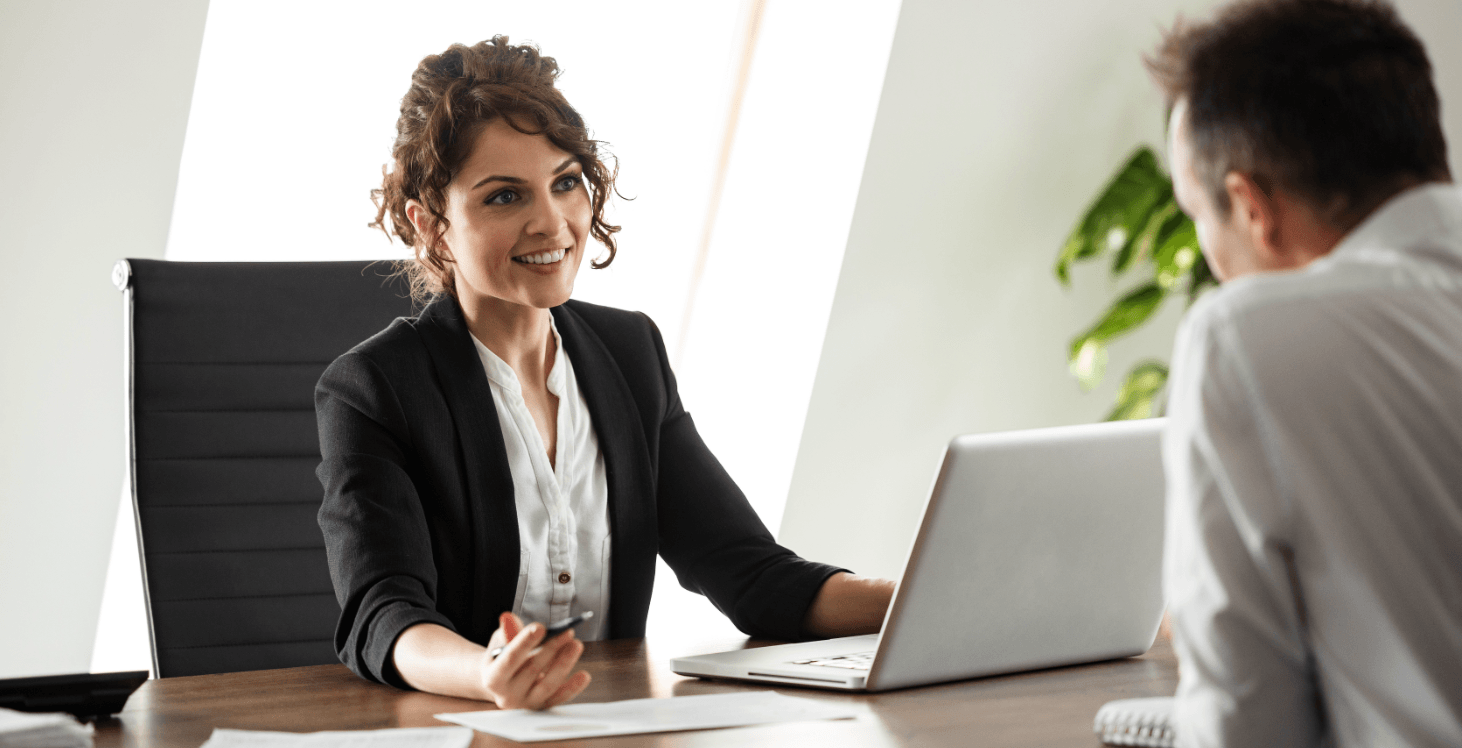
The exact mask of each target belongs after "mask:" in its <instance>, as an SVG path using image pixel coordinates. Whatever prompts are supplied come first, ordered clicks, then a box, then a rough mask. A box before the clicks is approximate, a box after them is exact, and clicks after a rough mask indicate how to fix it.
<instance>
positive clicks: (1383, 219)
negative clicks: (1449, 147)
mask: <svg viewBox="0 0 1462 748" xmlns="http://www.w3.org/2000/svg"><path fill="white" fill-rule="evenodd" d="M1457 236H1462V187H1458V186H1456V185H1452V184H1437V183H1429V184H1423V185H1418V186H1416V187H1412V188H1410V189H1407V190H1404V191H1402V192H1401V193H1399V194H1397V195H1396V196H1395V197H1392V198H1391V199H1390V200H1387V201H1386V202H1385V203H1383V204H1382V205H1381V207H1379V208H1377V209H1376V210H1375V211H1374V212H1373V213H1371V215H1369V216H1367V217H1366V219H1365V220H1364V221H1361V223H1360V225H1358V226H1356V227H1355V228H1354V229H1352V230H1351V232H1350V233H1349V234H1347V235H1346V236H1345V238H1344V239H1342V240H1340V243H1339V244H1337V245H1335V249H1334V250H1333V251H1331V252H1330V253H1329V256H1331V257H1339V256H1342V255H1354V254H1361V253H1364V252H1366V251H1368V250H1375V249H1386V250H1398V249H1407V248H1423V247H1431V248H1434V249H1435V248H1437V245H1438V244H1441V245H1443V246H1448V247H1450V248H1451V249H1452V251H1454V252H1455V251H1459V250H1462V247H1456V246H1454V245H1453V243H1454V242H1455V241H1456V239H1455V237H1457ZM1322 259H1324V258H1322Z"/></svg>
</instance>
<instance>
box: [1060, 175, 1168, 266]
mask: <svg viewBox="0 0 1462 748" xmlns="http://www.w3.org/2000/svg"><path fill="white" fill-rule="evenodd" d="M1171 193H1172V182H1170V181H1169V180H1168V177H1167V175H1166V174H1164V173H1163V171H1162V168H1161V167H1159V166H1158V163H1157V154H1155V153H1153V151H1152V149H1151V148H1148V147H1146V146H1143V147H1141V148H1138V149H1137V150H1136V151H1135V152H1134V153H1133V154H1132V156H1131V157H1130V158H1128V160H1127V163H1126V165H1124V166H1123V167H1122V168H1121V170H1119V171H1118V172H1117V174H1116V175H1115V176H1113V177H1112V181H1111V182H1109V183H1108V184H1107V186H1106V188H1105V189H1103V190H1102V193H1101V195H1099V196H1098V197H1097V199H1096V200H1095V201H1094V202H1093V203H1092V205H1091V207H1090V208H1087V211H1086V213H1085V214H1084V215H1083V216H1082V218H1081V220H1080V221H1078V222H1077V225H1076V228H1075V229H1074V230H1072V232H1071V235H1070V236H1069V237H1067V239H1066V243H1065V244H1064V245H1062V247H1061V251H1060V252H1059V253H1058V254H1057V256H1056V267H1055V273H1056V278H1057V279H1059V280H1060V281H1061V283H1062V285H1070V283H1071V276H1070V269H1071V265H1072V263H1075V262H1079V261H1082V260H1089V259H1094V258H1096V257H1100V256H1101V255H1102V254H1104V253H1105V252H1107V251H1108V250H1116V251H1117V253H1118V256H1119V259H1120V257H1121V256H1122V255H1123V254H1127V255H1131V254H1132V252H1133V251H1134V245H1135V244H1136V243H1137V242H1138V241H1139V239H1140V237H1141V236H1142V233H1143V229H1144V228H1146V227H1147V225H1148V223H1149V221H1150V218H1151V215H1152V213H1153V211H1154V210H1157V209H1159V208H1161V206H1162V204H1163V202H1164V200H1165V199H1169V198H1170V197H1171Z"/></svg>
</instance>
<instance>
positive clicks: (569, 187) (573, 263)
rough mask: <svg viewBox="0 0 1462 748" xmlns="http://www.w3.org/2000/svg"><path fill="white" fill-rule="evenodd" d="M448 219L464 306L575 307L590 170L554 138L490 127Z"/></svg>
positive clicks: (455, 183)
mask: <svg viewBox="0 0 1462 748" xmlns="http://www.w3.org/2000/svg"><path fill="white" fill-rule="evenodd" d="M408 210H411V209H408ZM410 215H411V219H412V222H413V223H416V224H418V226H420V225H421V223H420V219H419V218H418V215H420V216H421V217H422V218H425V217H426V214H425V211H423V210H422V209H421V208H420V207H419V206H416V207H415V209H414V211H413V212H411V213H410ZM446 215H447V220H448V221H449V222H450V224H449V225H448V227H447V231H446V233H445V234H443V235H442V242H443V244H444V245H445V249H446V251H447V254H448V256H449V259H450V260H451V261H452V262H453V263H455V265H456V267H455V270H456V290H457V298H458V300H460V301H461V303H462V304H463V306H464V307H467V306H470V307H473V308H483V307H489V308H490V307H492V306H494V305H497V304H500V303H505V304H508V305H518V306H527V307H534V308H538V309H547V308H549V307H555V306H558V305H559V304H562V303H564V302H565V301H568V299H569V295H570V294H571V293H573V290H574V278H575V276H577V275H578V272H579V263H580V262H581V261H582V260H583V259H584V251H585V242H586V240H587V238H588V235H589V222H590V218H591V216H592V207H591V205H590V202H589V192H588V190H587V189H586V188H585V186H584V178H583V168H582V167H581V166H580V165H579V162H578V161H577V160H576V159H575V158H574V157H573V156H571V155H570V154H568V153H566V152H564V151H561V150H559V149H558V148H557V147H556V146H554V145H553V143H551V142H549V140H548V138H546V137H544V136H542V135H526V134H524V133H521V132H518V131H517V130H514V129H513V128H512V126H511V125H509V124H508V123H507V122H505V121H503V120H502V119H501V118H499V119H495V120H492V121H491V122H488V123H487V124H486V125H484V126H483V128H482V131H481V132H480V133H478V135H477V139H476V142H475V143H474V144H473V146H472V151H471V153H470V154H469V155H468V157H467V159H466V161H464V162H463V164H462V167H461V168H460V169H459V170H458V171H457V174H456V176H455V177H453V179H452V182H451V183H450V184H449V185H447V210H446ZM423 233H426V232H423Z"/></svg>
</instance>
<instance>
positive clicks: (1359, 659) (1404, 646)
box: [1148, 0, 1462, 746]
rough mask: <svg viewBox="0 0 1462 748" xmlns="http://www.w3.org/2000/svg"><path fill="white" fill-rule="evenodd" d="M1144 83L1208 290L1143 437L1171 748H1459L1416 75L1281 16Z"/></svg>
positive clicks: (1454, 214) (1456, 602)
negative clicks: (1152, 437)
mask: <svg viewBox="0 0 1462 748" xmlns="http://www.w3.org/2000/svg"><path fill="white" fill-rule="evenodd" d="M1148 65H1149V67H1150V68H1151V70H1152V72H1153V73H1154V77H1155V78H1156V79H1157V81H1158V82H1159V84H1160V85H1161V86H1162V87H1163V88H1164V89H1165V92H1166V94H1167V96H1168V99H1169V102H1170V104H1171V105H1172V119H1171V127H1170V141H1169V153H1170V158H1171V165H1172V168H1173V177H1174V186H1175V188H1176V190H1177V196H1178V200H1179V204H1180V205H1181V206H1182V208H1183V210H1184V211H1185V212H1186V213H1187V214H1188V215H1189V216H1191V217H1192V218H1193V220H1194V223H1195V224H1196V226H1197V229H1198V237H1199V242H1200V244H1201V245H1202V248H1203V252H1204V255H1205V257H1206V258H1207V259H1208V262H1209V264H1210V266H1211V267H1212V269H1213V271H1214V273H1215V274H1216V275H1217V276H1218V277H1219V278H1220V279H1222V280H1223V281H1225V283H1224V284H1223V286H1222V287H1221V288H1220V289H1219V290H1218V291H1216V292H1214V293H1212V294H1210V295H1209V296H1208V297H1207V298H1205V299H1204V300H1202V301H1200V302H1199V303H1198V304H1197V305H1196V306H1195V307H1194V308H1193V309H1192V311H1191V313H1190V314H1189V315H1188V318H1187V320H1186V321H1185V322H1184V326H1183V329H1182V330H1181V332H1180V333H1179V338H1178V344H1177V349H1176V351H1175V353H1174V375H1173V381H1172V388H1171V395H1170V398H1171V400H1170V404H1169V411H1168V412H1169V415H1170V417H1171V420H1170V424H1169V431H1168V433H1167V435H1166V436H1165V442H1164V458H1165V461H1166V465H1167V471H1168V484H1169V496H1168V520H1167V541H1166V543H1167V547H1166V558H1165V562H1164V565H1165V568H1164V579H1165V582H1164V584H1165V587H1166V594H1167V598H1168V605H1169V610H1170V613H1171V617H1172V622H1173V641H1174V646H1175V648H1176V650H1177V653H1178V657H1179V661H1180V664H1181V678H1180V683H1179V687H1178V694H1177V700H1176V703H1175V713H1174V720H1175V727H1176V730H1177V733H1178V739H1179V742H1180V744H1185V745H1195V746H1198V745H1201V746H1217V745H1225V746H1308V745H1319V744H1327V743H1333V744H1336V745H1339V746H1392V745H1411V746H1432V745H1435V746H1443V745H1450V746H1458V745H1462V191H1459V190H1458V189H1457V188H1456V187H1453V186H1451V174H1450V171H1449V169H1448V166H1447V158H1446V143H1445V141H1444V139H1443V136H1442V131H1441V126H1440V122H1439V114H1438V113H1439V103H1438V101H1437V95H1436V92H1435V89H1434V87H1433V86H1432V81H1431V65H1430V63H1429V61H1428V60H1427V57H1426V53H1425V51H1424V50H1423V48H1422V46H1421V43H1420V42H1419V41H1418V40H1417V38H1416V36H1415V35H1414V34H1413V33H1412V32H1411V31H1410V30H1409V29H1407V28H1406V27H1405V26H1404V25H1403V24H1402V23H1401V22H1400V20H1399V19H1398V18H1397V16H1396V14H1395V12H1394V11H1393V10H1392V9H1391V8H1390V7H1389V6H1388V5H1385V4H1382V3H1379V2H1366V1H1364V0H1279V1H1275V2H1245V3H1241V4H1236V5H1233V6H1230V7H1228V8H1226V9H1224V10H1223V11H1221V12H1220V13H1219V14H1218V16H1217V17H1216V18H1215V20H1213V21H1212V22H1210V23H1208V24H1205V25H1199V26H1184V25H1182V24H1179V26H1178V27H1177V28H1176V29H1175V30H1174V32H1173V33H1171V34H1170V35H1169V36H1168V38H1167V39H1166V40H1165V42H1164V44H1163V46H1162V48H1161V49H1160V50H1159V52H1158V54H1157V55H1156V56H1155V57H1154V58H1153V59H1150V60H1149V61H1148ZM1459 105H1462V102H1459Z"/></svg>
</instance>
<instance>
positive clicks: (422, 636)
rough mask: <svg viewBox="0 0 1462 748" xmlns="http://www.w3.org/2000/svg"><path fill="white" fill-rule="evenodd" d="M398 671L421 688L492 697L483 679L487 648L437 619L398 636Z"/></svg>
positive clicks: (395, 652) (395, 654)
mask: <svg viewBox="0 0 1462 748" xmlns="http://www.w3.org/2000/svg"><path fill="white" fill-rule="evenodd" d="M391 658H392V662H393V664H394V665H395V667H396V672H397V673H398V674H399V675H400V676H401V679H402V680H403V681H405V682H406V685H408V686H411V687H412V688H414V689H416V690H418V691H425V692H427V693H436V694H442V695H444V696H456V697H459V698H465V699H476V700H478V701H491V700H492V698H491V697H490V696H489V695H488V693H487V688H486V686H485V684H484V683H483V670H484V669H485V667H486V665H487V663H488V655H487V648H486V647H483V646H480V645H478V644H475V643H473V642H470V641H468V640H467V639H465V638H463V637H462V636H461V635H460V634H458V633H456V632H454V631H452V630H450V629H448V628H446V627H444V626H440V625H437V624H434V623H418V624H416V625H415V626H411V627H410V628H407V629H406V630H405V631H403V632H401V635H400V636H398V637H396V645H395V646H394V647H393V648H392V649H391Z"/></svg>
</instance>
